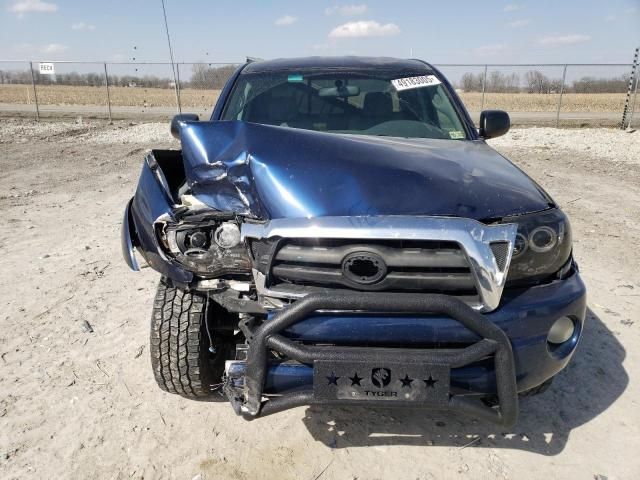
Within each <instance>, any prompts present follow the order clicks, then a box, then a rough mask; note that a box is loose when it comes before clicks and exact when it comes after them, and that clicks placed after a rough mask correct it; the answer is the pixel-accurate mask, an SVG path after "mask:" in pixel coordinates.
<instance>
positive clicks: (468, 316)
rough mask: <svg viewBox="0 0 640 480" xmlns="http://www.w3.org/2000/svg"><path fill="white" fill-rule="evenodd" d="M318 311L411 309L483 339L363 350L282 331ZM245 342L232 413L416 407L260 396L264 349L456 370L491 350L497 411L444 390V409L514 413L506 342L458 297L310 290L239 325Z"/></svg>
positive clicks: (299, 357)
mask: <svg viewBox="0 0 640 480" xmlns="http://www.w3.org/2000/svg"><path fill="white" fill-rule="evenodd" d="M318 310H341V311H365V312H379V313H413V314H439V315H446V316H448V317H450V318H452V319H454V320H457V321H458V322H460V323H461V324H463V325H464V326H465V327H466V328H468V329H469V330H471V331H472V332H474V333H475V334H477V335H478V336H479V337H481V340H480V341H478V342H476V343H474V344H472V345H469V346H467V347H465V348H461V349H454V350H434V349H402V348H393V349H389V348H363V347H336V346H310V345H302V344H299V343H296V342H293V341H291V340H289V339H287V338H285V337H284V336H282V335H280V332H282V331H283V330H285V329H286V328H288V327H289V326H291V325H293V324H295V323H297V322H300V321H302V320H304V319H306V318H308V317H309V316H310V315H311V314H313V313H314V312H317V311H318ZM243 327H244V330H245V333H246V336H247V343H248V350H247V358H246V368H245V375H244V390H243V392H242V394H239V392H238V389H237V388H236V387H233V386H232V384H231V382H230V381H229V379H227V381H226V382H225V386H224V391H225V394H226V395H227V397H228V398H229V400H230V401H231V403H232V405H233V407H234V409H235V410H236V413H238V414H241V415H242V416H243V417H244V418H246V419H252V418H255V417H258V416H264V415H270V414H272V413H276V412H280V411H283V410H286V409H289V408H293V407H297V406H302V405H326V404H332V405H335V404H342V405H364V406H378V407H386V406H404V407H410V406H412V407H416V406H419V405H416V404H415V403H413V404H411V403H410V402H403V401H398V402H393V403H394V404H395V405H389V404H388V403H386V404H384V405H380V404H379V403H378V404H376V403H375V402H371V401H360V400H343V401H340V400H331V401H327V400H326V399H323V398H317V397H316V396H315V395H314V392H313V391H312V390H308V391H302V392H295V393H290V394H284V395H281V396H278V397H270V398H269V399H268V400H264V399H263V389H264V384H265V379H266V375H267V370H268V356H269V352H270V351H272V350H275V351H277V352H280V353H282V354H284V355H286V356H287V357H290V358H291V359H293V360H296V361H298V362H300V363H304V364H308V365H313V364H314V362H316V361H341V362H349V361H358V362H362V361H368V360H370V361H371V362H377V361H379V360H380V358H381V356H384V355H393V359H394V361H397V362H403V361H411V362H413V363H416V362H418V363H419V362H425V363H430V364H440V365H448V366H449V367H450V368H459V367H463V366H465V365H468V364H470V363H473V362H476V361H479V360H481V359H483V358H486V357H488V356H491V355H493V356H494V366H495V375H496V387H497V396H498V405H497V408H490V407H488V406H486V405H484V404H483V403H482V402H481V401H479V400H478V399H477V398H470V397H468V396H463V395H452V394H450V395H449V397H448V398H449V399H448V403H447V405H446V406H445V408H447V409H451V410H459V411H462V412H464V413H466V414H469V415H472V416H475V417H478V418H482V419H485V420H488V421H491V422H495V423H498V424H501V425H503V426H505V427H510V426H513V425H514V424H515V422H516V420H517V417H518V394H517V388H516V377H515V365H514V358H513V351H512V349H511V343H510V341H509V338H508V337H507V335H506V334H505V332H504V331H503V330H502V329H501V328H499V327H498V326H496V325H495V324H494V323H493V322H491V321H490V320H488V319H486V318H485V317H484V316H483V315H481V314H480V313H478V312H477V311H475V310H473V309H472V308H470V307H469V306H468V305H466V304H465V303H463V302H462V301H461V300H458V299H457V298H454V297H450V296H446V295H431V294H428V295H422V294H404V293H375V294H372V293H359V294H353V293H347V294H334V293H332V294H330V295H329V294H312V295H308V296H306V297H304V298H303V299H300V300H297V301H296V302H295V303H293V304H292V305H290V306H289V307H286V308H284V309H283V310H281V311H279V312H278V313H276V314H275V315H274V316H273V318H272V319H271V320H269V321H266V322H264V323H263V324H262V325H260V326H259V327H256V328H252V327H251V324H250V323H247V324H245V325H243Z"/></svg>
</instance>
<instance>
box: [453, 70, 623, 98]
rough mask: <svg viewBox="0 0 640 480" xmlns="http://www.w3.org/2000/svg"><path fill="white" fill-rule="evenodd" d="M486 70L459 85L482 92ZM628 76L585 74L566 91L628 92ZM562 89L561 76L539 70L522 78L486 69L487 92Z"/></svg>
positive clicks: (565, 86)
mask: <svg viewBox="0 0 640 480" xmlns="http://www.w3.org/2000/svg"><path fill="white" fill-rule="evenodd" d="M483 82H484V73H477V74H474V73H470V72H467V73H465V74H464V75H462V77H461V78H460V81H459V82H458V84H457V86H458V88H460V89H462V90H464V91H465V92H481V91H482V84H483ZM628 85H629V75H621V76H619V77H612V78H596V77H591V76H587V77H582V78H580V79H579V80H573V81H571V82H567V83H566V84H565V85H564V91H565V92H573V93H626V92H627V87H628ZM561 88H562V79H561V78H550V77H548V76H547V75H545V74H544V73H542V72H540V71H539V70H529V71H528V72H525V74H524V77H523V78H522V82H521V78H520V75H518V74H517V73H512V74H510V75H507V74H504V73H502V72H500V71H497V70H494V71H491V72H487V81H486V85H485V91H486V92H492V93H547V94H549V93H558V92H560V89H561Z"/></svg>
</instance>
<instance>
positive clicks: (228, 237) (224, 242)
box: [213, 222, 240, 249]
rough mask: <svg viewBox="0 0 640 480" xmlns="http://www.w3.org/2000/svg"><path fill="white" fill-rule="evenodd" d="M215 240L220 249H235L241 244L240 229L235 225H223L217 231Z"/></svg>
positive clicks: (214, 235) (228, 223) (227, 223)
mask: <svg viewBox="0 0 640 480" xmlns="http://www.w3.org/2000/svg"><path fill="white" fill-rule="evenodd" d="M213 239H214V240H215V242H216V243H217V244H218V246H219V247H220V248H227V249H228V248H233V247H235V246H237V245H238V244H239V243H240V229H239V228H238V226H237V225H236V224H235V223H231V222H226V223H223V224H222V225H220V226H219V227H218V228H217V229H216V231H215V233H214V234H213Z"/></svg>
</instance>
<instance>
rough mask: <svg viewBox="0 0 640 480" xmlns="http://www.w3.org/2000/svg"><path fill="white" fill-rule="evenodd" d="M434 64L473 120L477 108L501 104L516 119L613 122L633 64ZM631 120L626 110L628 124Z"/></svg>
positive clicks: (560, 122) (524, 121) (553, 122)
mask: <svg viewBox="0 0 640 480" xmlns="http://www.w3.org/2000/svg"><path fill="white" fill-rule="evenodd" d="M437 67H438V68H440V69H441V71H442V72H443V73H444V74H445V76H447V78H449V80H450V81H451V82H453V84H454V86H455V87H456V90H457V91H458V93H459V95H460V97H461V98H462V100H463V102H464V103H465V105H466V107H467V109H468V110H469V111H470V112H471V114H472V116H473V117H474V118H475V119H476V121H477V119H478V117H479V115H480V112H481V111H482V110H485V109H500V110H506V111H508V112H509V114H510V116H511V118H512V121H513V123H515V124H518V123H519V124H532V125H553V126H581V125H601V126H617V125H620V122H621V120H622V112H623V109H624V104H625V99H626V96H627V89H628V85H629V80H630V78H629V76H630V72H631V67H632V65H631V64H606V65H604V64H567V65H542V64H540V65H484V66H482V65H440V66H437ZM633 81H634V82H636V83H637V79H633ZM632 104H633V101H632ZM632 121H633V118H632V117H631V116H630V117H629V119H628V122H629V125H630V124H631V122H632ZM625 126H627V125H625Z"/></svg>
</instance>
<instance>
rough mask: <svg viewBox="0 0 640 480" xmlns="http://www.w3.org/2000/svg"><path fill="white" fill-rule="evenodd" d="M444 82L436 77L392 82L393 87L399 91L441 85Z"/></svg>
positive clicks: (418, 77) (420, 76)
mask: <svg viewBox="0 0 640 480" xmlns="http://www.w3.org/2000/svg"><path fill="white" fill-rule="evenodd" d="M441 83H442V82H441V81H440V80H438V77H436V76H435V75H419V76H417V77H406V78H397V79H395V80H391V85H393V87H394V88H395V89H396V90H397V91H398V92H401V91H403V90H409V89H411V88H420V87H429V86H431V85H440V84H441Z"/></svg>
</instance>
